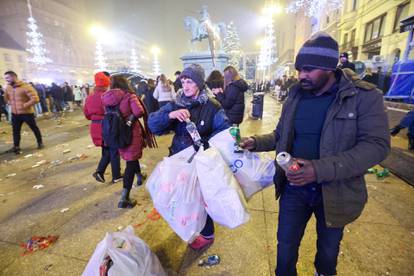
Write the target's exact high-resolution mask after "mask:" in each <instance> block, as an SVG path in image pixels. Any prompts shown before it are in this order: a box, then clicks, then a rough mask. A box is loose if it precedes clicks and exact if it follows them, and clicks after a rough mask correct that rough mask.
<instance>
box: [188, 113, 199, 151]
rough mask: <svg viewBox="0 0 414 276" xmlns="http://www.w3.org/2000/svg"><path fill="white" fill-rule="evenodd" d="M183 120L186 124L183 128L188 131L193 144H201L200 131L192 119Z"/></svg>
mask: <svg viewBox="0 0 414 276" xmlns="http://www.w3.org/2000/svg"><path fill="white" fill-rule="evenodd" d="M185 122H186V124H187V125H186V126H185V128H186V129H187V131H188V133H189V134H190V136H191V138H192V139H193V141H194V144H195V145H197V146H201V145H202V143H201V136H200V133H198V130H197V126H196V125H195V124H194V123H193V122H192V121H190V119H187V120H186V121H185Z"/></svg>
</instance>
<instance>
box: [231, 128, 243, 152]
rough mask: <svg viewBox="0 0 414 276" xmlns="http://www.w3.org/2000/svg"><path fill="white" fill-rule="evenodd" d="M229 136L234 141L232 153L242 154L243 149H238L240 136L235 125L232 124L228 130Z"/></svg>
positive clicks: (238, 129)
mask: <svg viewBox="0 0 414 276" xmlns="http://www.w3.org/2000/svg"><path fill="white" fill-rule="evenodd" d="M230 134H231V136H232V137H233V139H234V141H235V142H234V152H235V153H240V152H243V149H242V148H241V147H240V142H241V136H240V128H239V126H238V125H237V124H233V126H232V127H231V128H230Z"/></svg>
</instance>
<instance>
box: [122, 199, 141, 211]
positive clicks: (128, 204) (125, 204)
mask: <svg viewBox="0 0 414 276" xmlns="http://www.w3.org/2000/svg"><path fill="white" fill-rule="evenodd" d="M135 205H137V201H136V200H133V199H127V200H120V201H119V202H118V208H120V209H131V208H134V207H135Z"/></svg>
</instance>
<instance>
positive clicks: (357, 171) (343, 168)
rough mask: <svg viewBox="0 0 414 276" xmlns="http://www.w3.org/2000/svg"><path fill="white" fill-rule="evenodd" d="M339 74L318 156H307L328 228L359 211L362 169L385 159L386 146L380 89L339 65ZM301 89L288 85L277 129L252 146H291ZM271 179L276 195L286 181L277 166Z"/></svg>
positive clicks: (287, 148) (362, 200)
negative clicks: (313, 172) (317, 184)
mask: <svg viewBox="0 0 414 276" xmlns="http://www.w3.org/2000/svg"><path fill="white" fill-rule="evenodd" d="M338 74H340V80H339V88H338V92H337V95H336V98H335V100H334V102H333V103H332V105H331V106H330V108H329V110H328V112H327V114H326V119H325V122H324V125H323V128H322V133H321V138H320V158H319V159H317V160H311V162H312V164H313V167H314V169H315V172H316V182H317V183H319V184H320V185H322V194H323V207H324V212H325V221H326V225H327V226H328V227H343V226H344V225H346V224H348V223H350V222H352V221H354V220H355V219H357V218H358V217H359V216H360V214H361V212H362V210H363V208H364V205H365V203H366V201H367V196H368V195H367V188H366V186H365V180H364V174H365V173H366V171H367V169H368V168H370V167H372V166H374V165H376V164H378V163H379V162H381V161H382V160H384V159H385V158H386V157H387V154H388V152H389V150H390V134H389V130H388V118H387V114H386V112H385V107H384V102H383V98H382V95H381V93H380V92H379V91H378V90H377V89H376V88H375V86H374V85H372V84H370V83H367V82H364V81H361V80H359V79H358V78H357V76H356V75H355V73H353V72H352V71H350V70H349V69H346V70H340V69H338ZM301 94H302V93H300V86H299V85H294V86H293V87H292V88H291V90H290V92H289V96H288V98H287V100H286V102H285V103H284V105H283V108H282V114H281V115H280V119H279V122H278V124H277V127H276V129H275V131H274V132H273V133H271V134H267V135H261V136H256V137H255V139H256V149H255V151H270V150H276V152H277V153H278V152H282V151H287V152H290V151H291V148H292V143H293V139H294V135H295V134H294V133H293V120H294V117H295V109H296V106H297V104H298V102H299V99H300V97H301ZM310 116H312V115H311V114H310ZM274 182H275V185H276V197H277V198H278V197H279V196H280V194H281V193H282V192H283V190H284V187H285V185H286V184H287V179H286V176H285V174H284V172H283V170H282V169H281V168H280V167H278V166H277V168H276V174H275V177H274Z"/></svg>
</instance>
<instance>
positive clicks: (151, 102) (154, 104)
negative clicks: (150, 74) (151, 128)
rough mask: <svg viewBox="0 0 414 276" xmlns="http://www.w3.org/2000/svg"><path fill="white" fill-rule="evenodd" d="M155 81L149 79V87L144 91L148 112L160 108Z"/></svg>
mask: <svg viewBox="0 0 414 276" xmlns="http://www.w3.org/2000/svg"><path fill="white" fill-rule="evenodd" d="M154 90H155V81H154V80H153V79H148V85H147V89H146V90H145V91H144V95H143V100H144V104H145V107H146V108H147V111H148V114H151V113H152V112H155V111H157V110H158V108H159V106H158V101H157V100H156V99H155V98H154Z"/></svg>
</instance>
